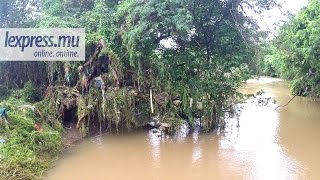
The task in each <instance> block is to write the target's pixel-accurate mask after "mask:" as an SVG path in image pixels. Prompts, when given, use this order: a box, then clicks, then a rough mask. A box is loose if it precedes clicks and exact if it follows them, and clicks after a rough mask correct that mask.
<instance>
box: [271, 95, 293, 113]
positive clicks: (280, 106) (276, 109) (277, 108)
mask: <svg viewBox="0 0 320 180" xmlns="http://www.w3.org/2000/svg"><path fill="white" fill-rule="evenodd" d="M295 97H296V96H293V97H292V98H291V99H290V101H288V102H287V104H285V105H280V106H278V107H276V108H275V110H277V109H278V108H280V107H286V106H288V105H289V103H290V102H291V101H292V100H293V99H294V98H295Z"/></svg>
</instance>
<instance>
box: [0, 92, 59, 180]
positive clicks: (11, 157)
mask: <svg viewBox="0 0 320 180" xmlns="http://www.w3.org/2000/svg"><path fill="white" fill-rule="evenodd" d="M23 104H30V103H26V102H24V101H23V100H19V99H15V98H13V97H10V98H8V99H7V100H5V101H2V102H0V107H6V108H8V109H9V113H8V115H9V117H8V120H9V122H10V124H9V125H8V126H4V125H0V138H1V139H5V140H6V143H4V144H1V145H0V179H26V180H28V179H40V178H41V176H42V174H43V172H44V170H46V169H47V168H48V167H49V165H50V163H51V162H52V161H53V160H54V159H56V157H57V155H59V153H60V152H61V150H62V141H61V132H60V131H57V130H55V129H53V128H52V127H50V126H49V125H47V124H46V123H45V122H43V123H42V128H43V131H42V132H38V131H37V130H36V129H35V128H34V124H35V123H36V122H40V118H39V117H37V116H36V115H35V114H34V113H33V111H32V110H31V109H30V108H27V109H26V108H24V109H21V108H20V107H19V106H20V105H23Z"/></svg>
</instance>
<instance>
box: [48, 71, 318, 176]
mask: <svg viewBox="0 0 320 180" xmlns="http://www.w3.org/2000/svg"><path fill="white" fill-rule="evenodd" d="M261 89H262V90H263V91H264V92H265V93H263V94H262V95H261V96H260V100H259V99H249V100H247V101H246V102H245V103H243V104H240V105H238V109H240V110H241V111H239V116H233V117H230V118H229V119H228V120H227V125H226V128H225V130H224V131H220V130H216V131H214V132H211V133H207V134H199V133H198V132H194V133H192V134H184V133H179V134H178V135H176V136H172V137H169V136H166V137H162V138H161V137H158V136H157V135H156V134H154V133H153V132H152V131H150V132H140V133H131V134H119V135H110V134H105V135H102V136H97V137H93V138H90V139H87V140H85V141H83V142H82V143H81V144H80V145H77V146H75V147H73V148H71V149H70V150H69V151H68V152H67V153H66V154H65V155H64V156H63V157H61V159H60V160H59V161H57V162H56V163H55V166H54V167H53V168H52V169H51V170H49V171H48V172H47V173H46V179H48V180H107V179H108V180H113V179H115V180H129V179H130V180H194V179H199V180H209V179H210V180H212V179H266V180H281V179H290V180H291V179H320V154H319V153H320V102H317V101H313V100H311V99H307V98H302V97H296V98H294V100H293V101H291V103H290V104H289V105H288V106H285V107H283V108H278V109H276V107H277V106H279V105H285V104H286V103H287V102H288V101H289V100H290V99H291V98H292V96H291V95H290V93H289V89H288V85H287V83H286V82H284V81H281V80H280V79H274V78H265V77H262V78H260V79H259V80H257V79H255V80H249V81H248V83H247V85H246V86H245V87H243V88H242V89H241V91H242V92H243V93H256V92H258V91H259V90H261ZM270 98H271V99H270ZM273 99H274V100H275V102H274V101H273ZM268 100H269V101H268ZM238 122H239V126H238Z"/></svg>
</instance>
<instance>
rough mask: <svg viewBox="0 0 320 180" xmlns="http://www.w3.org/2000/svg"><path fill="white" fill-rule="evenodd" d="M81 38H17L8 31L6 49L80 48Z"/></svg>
mask: <svg viewBox="0 0 320 180" xmlns="http://www.w3.org/2000/svg"><path fill="white" fill-rule="evenodd" d="M79 41H80V36H58V37H55V36H47V35H45V36H16V35H11V34H10V32H9V31H6V38H5V44H4V47H19V48H21V51H22V52H23V51H24V49H25V48H27V47H79Z"/></svg>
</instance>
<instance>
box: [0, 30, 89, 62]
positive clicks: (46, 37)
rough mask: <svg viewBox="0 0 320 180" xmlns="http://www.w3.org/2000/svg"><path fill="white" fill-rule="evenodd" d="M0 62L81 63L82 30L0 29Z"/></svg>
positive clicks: (83, 38) (83, 33)
mask: <svg viewBox="0 0 320 180" xmlns="http://www.w3.org/2000/svg"><path fill="white" fill-rule="evenodd" d="M0 43H1V44H0V61H1V60H6V61H19V60H26V61H30V60H31V61H38V60H40V61H43V60H44V61H61V60H67V61H83V60H84V59H85V30H84V29H83V28H47V29H36V28H12V29H11V28H6V29H0Z"/></svg>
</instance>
